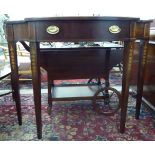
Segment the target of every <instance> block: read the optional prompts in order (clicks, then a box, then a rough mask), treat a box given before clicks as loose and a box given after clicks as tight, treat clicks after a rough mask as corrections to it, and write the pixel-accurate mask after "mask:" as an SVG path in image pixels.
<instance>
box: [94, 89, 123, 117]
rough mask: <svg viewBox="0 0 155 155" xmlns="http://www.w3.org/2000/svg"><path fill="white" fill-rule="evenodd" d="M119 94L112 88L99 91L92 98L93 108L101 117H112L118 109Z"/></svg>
mask: <svg viewBox="0 0 155 155" xmlns="http://www.w3.org/2000/svg"><path fill="white" fill-rule="evenodd" d="M120 101H121V94H120V92H119V91H117V90H116V89H114V88H112V87H104V88H101V89H99V90H98V91H97V92H96V93H95V95H94V97H93V108H94V110H95V111H96V112H98V113H100V114H103V115H113V114H114V113H116V112H117V111H118V110H119V109H120Z"/></svg>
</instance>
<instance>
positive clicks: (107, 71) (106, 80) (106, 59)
mask: <svg viewBox="0 0 155 155" xmlns="http://www.w3.org/2000/svg"><path fill="white" fill-rule="evenodd" d="M110 52H111V50H109V49H108V50H106V54H105V87H109V85H110V83H109V72H110V71H109V67H110V54H111V53H110Z"/></svg>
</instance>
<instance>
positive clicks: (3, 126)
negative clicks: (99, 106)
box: [0, 74, 155, 141]
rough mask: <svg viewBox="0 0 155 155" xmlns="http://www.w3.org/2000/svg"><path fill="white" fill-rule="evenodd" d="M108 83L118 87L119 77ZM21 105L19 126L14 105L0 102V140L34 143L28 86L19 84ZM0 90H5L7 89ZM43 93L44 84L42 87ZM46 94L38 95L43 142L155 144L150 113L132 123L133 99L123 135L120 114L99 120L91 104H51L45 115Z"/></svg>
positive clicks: (143, 112)
mask: <svg viewBox="0 0 155 155" xmlns="http://www.w3.org/2000/svg"><path fill="white" fill-rule="evenodd" d="M71 82H74V83H81V82H87V80H78V81H74V80H71V81H57V83H71ZM110 83H111V84H114V85H115V86H116V85H120V84H121V77H120V75H118V74H117V75H112V76H110ZM20 86H21V103H22V114H23V125H22V126H19V125H18V122H17V116H16V109H15V104H14V102H13V100H12V96H11V95H7V96H5V97H1V98H0V140H1V141H7V140H23V141H25V140H38V139H37V134H36V124H35V112H34V103H33V95H32V84H31V82H29V83H27V82H26V83H22V84H21V85H20ZM0 88H2V89H4V88H5V89H6V88H8V89H9V85H7V86H3V84H2V85H1V87H0ZM42 90H47V83H46V82H43V83H42ZM46 109H47V93H46V92H43V93H42V119H43V138H42V140H46V141H60V140H63V141H70V140H74V141H95V140H96V141H99V140H101V141H122V140H132V141H137V140H150V141H154V140H155V126H154V118H153V117H154V113H153V112H151V111H150V110H149V109H148V108H147V107H146V106H144V105H143V106H142V109H141V115H140V119H139V120H136V119H135V99H134V98H133V97H132V96H131V95H130V97H129V105H128V114H127V121H126V131H125V133H124V134H120V133H119V121H120V111H118V112H117V113H116V114H115V115H114V116H103V115H100V114H98V113H95V112H94V111H93V110H92V102H91V101H76V102H54V104H53V109H52V114H51V116H49V115H48V114H47V110H46Z"/></svg>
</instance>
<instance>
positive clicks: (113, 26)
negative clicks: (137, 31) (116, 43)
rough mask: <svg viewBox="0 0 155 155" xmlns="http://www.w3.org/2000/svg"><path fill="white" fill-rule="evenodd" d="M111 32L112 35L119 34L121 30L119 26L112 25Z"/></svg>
mask: <svg viewBox="0 0 155 155" xmlns="http://www.w3.org/2000/svg"><path fill="white" fill-rule="evenodd" d="M109 31H110V32H111V33H119V32H121V28H120V27H119V26H117V25H112V26H110V27H109Z"/></svg>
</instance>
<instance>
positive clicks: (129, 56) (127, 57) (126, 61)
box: [120, 41, 134, 133]
mask: <svg viewBox="0 0 155 155" xmlns="http://www.w3.org/2000/svg"><path fill="white" fill-rule="evenodd" d="M133 49H134V42H130V41H126V42H125V45H124V52H123V77H122V97H121V120H120V132H121V133H124V131H125V122H126V113H127V104H128V96H129V81H130V73H131V65H132V61H133Z"/></svg>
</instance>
